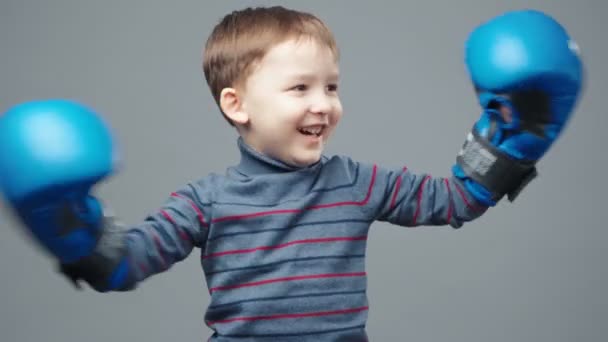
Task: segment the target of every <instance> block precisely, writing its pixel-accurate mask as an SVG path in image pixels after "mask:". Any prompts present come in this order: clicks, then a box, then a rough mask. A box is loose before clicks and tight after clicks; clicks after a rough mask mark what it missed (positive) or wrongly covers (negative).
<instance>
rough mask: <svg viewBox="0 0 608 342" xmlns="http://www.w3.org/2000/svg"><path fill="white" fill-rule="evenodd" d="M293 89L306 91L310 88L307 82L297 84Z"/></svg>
mask: <svg viewBox="0 0 608 342" xmlns="http://www.w3.org/2000/svg"><path fill="white" fill-rule="evenodd" d="M291 89H292V90H297V91H306V90H307V89H308V87H307V86H306V84H298V85H297V86H295V87H293V88H291Z"/></svg>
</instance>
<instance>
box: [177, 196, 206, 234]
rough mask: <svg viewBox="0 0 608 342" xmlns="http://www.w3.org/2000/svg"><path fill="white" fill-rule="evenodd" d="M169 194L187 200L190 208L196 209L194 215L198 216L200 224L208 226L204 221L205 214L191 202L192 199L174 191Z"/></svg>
mask: <svg viewBox="0 0 608 342" xmlns="http://www.w3.org/2000/svg"><path fill="white" fill-rule="evenodd" d="M171 196H172V197H177V198H181V199H184V200H186V201H188V203H190V206H191V207H192V209H194V211H196V217H197V218H198V221H199V222H200V223H201V225H203V226H205V227H208V226H209V225H208V224H207V222H205V216H203V212H202V211H201V210H200V208H199V207H198V206H197V205H196V204H194V202H192V200H190V199H189V198H187V197H184V196H182V195H180V194H178V193H176V192H174V193H172V194H171Z"/></svg>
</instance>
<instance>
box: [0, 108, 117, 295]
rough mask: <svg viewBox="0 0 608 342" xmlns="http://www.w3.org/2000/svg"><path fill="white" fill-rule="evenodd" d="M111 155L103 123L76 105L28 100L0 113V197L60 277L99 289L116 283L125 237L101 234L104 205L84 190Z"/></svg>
mask: <svg viewBox="0 0 608 342" xmlns="http://www.w3.org/2000/svg"><path fill="white" fill-rule="evenodd" d="M116 161H117V158H116V149H115V146H114V142H113V139H112V136H111V134H110V131H109V129H108V128H107V126H106V125H105V123H104V122H103V121H102V120H101V118H100V117H99V116H98V115H97V114H96V113H95V112H93V111H92V110H90V109H88V108H86V107H84V106H82V105H80V104H78V103H75V102H71V101H66V100H45V101H33V102H27V103H23V104H19V105H16V106H14V107H12V108H10V109H9V110H8V111H7V112H6V113H4V114H3V115H2V116H0V191H1V192H2V195H3V196H4V197H5V199H6V200H7V202H8V203H9V204H10V205H11V206H12V207H13V209H14V210H15V212H16V213H17V216H18V217H19V218H20V219H21V220H22V222H23V223H24V225H25V226H26V227H27V228H28V230H29V231H30V232H31V233H32V235H33V236H34V237H35V239H36V240H37V241H38V242H39V243H40V244H41V245H42V246H43V247H44V248H45V249H46V250H48V251H49V252H50V253H51V254H52V255H54V256H55V257H56V258H57V259H58V260H59V263H60V264H61V267H62V271H63V272H64V273H65V274H66V275H68V276H69V277H70V278H71V279H72V280H77V279H84V280H86V281H87V282H89V283H90V284H91V285H92V286H93V287H95V288H96V289H98V290H106V289H111V288H112V287H120V283H121V282H122V280H123V279H122V278H124V274H125V267H126V263H124V260H122V255H123V254H124V250H125V248H124V242H122V241H119V240H120V239H116V236H112V237H111V238H109V237H107V235H105V234H104V233H105V232H104V216H103V210H102V207H101V205H100V203H99V201H98V200H97V199H96V198H95V197H93V196H91V195H89V193H90V191H91V189H92V187H93V186H94V185H95V184H96V183H98V182H100V181H101V180H103V179H104V178H105V177H107V176H108V175H110V174H111V173H112V172H113V169H114V167H115V165H116ZM104 236H106V238H105V239H104ZM100 241H103V242H104V243H103V246H104V249H103V250H102V251H99V248H97V247H98V245H100ZM121 263H123V264H122V265H121Z"/></svg>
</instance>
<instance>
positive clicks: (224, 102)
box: [220, 88, 249, 125]
mask: <svg viewBox="0 0 608 342" xmlns="http://www.w3.org/2000/svg"><path fill="white" fill-rule="evenodd" d="M238 95H239V94H238V92H237V90H236V89H235V88H224V89H222V92H221V93H220V108H221V109H222V112H224V114H225V115H226V116H227V117H228V118H229V119H230V120H231V121H232V122H233V123H234V124H239V125H244V124H246V123H247V122H248V121H249V115H248V114H247V113H246V112H245V111H244V110H243V103H242V102H241V99H240V98H239V96H238Z"/></svg>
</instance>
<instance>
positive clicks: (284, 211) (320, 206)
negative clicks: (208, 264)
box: [211, 165, 377, 223]
mask: <svg viewBox="0 0 608 342" xmlns="http://www.w3.org/2000/svg"><path fill="white" fill-rule="evenodd" d="M376 169H377V167H376V165H374V167H373V172H372V179H371V181H370V183H369V186H368V189H367V195H366V196H365V199H363V200H362V201H359V202H356V201H348V202H336V203H327V204H318V205H313V206H310V207H307V208H304V209H279V210H270V211H261V212H255V213H250V214H243V215H233V216H224V217H218V218H216V219H213V220H212V221H211V222H212V223H216V222H223V221H232V220H242V219H248V218H253V217H259V216H268V215H278V214H291V213H299V212H302V211H305V210H315V209H323V208H333V207H341V206H346V205H356V206H363V205H366V204H367V202H368V201H369V199H370V197H371V195H372V188H373V187H374V183H375V182H376V171H377V170H376Z"/></svg>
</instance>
